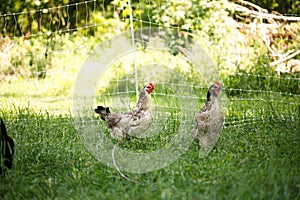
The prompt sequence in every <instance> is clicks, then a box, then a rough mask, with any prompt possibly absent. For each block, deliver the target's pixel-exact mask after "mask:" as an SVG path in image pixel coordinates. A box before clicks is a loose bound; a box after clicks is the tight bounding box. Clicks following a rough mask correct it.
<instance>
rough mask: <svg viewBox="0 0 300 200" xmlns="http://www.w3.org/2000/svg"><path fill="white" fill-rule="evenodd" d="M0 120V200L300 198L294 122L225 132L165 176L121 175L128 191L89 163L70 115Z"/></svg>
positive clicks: (29, 113)
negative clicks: (0, 158) (10, 152)
mask: <svg viewBox="0 0 300 200" xmlns="http://www.w3.org/2000/svg"><path fill="white" fill-rule="evenodd" d="M0 115H1V117H3V118H4V119H5V122H6V126H7V129H8V133H9V134H10V135H11V136H12V137H13V138H14V140H15V143H16V152H15V157H14V162H13V169H12V170H10V171H9V172H8V173H7V174H6V176H5V177H1V178H0V198H1V199H299V198H300V176H299V174H300V149H299V144H300V134H299V127H300V123H299V120H295V121H291V120H281V119H280V118H279V119H277V118H273V119H272V120H266V121H264V122H257V123H255V124H249V125H246V124H241V125H237V126H232V125H229V126H226V127H225V128H224V129H223V134H222V137H221V138H220V140H219V142H218V144H217V145H216V146H215V148H214V149H213V150H212V151H211V152H210V154H209V155H208V156H207V157H204V158H199V157H198V153H199V150H200V149H199V147H198V145H197V142H196V141H195V142H193V144H192V145H191V146H190V148H189V149H188V151H187V152H186V153H185V154H184V155H182V156H181V157H180V158H179V159H178V160H177V161H175V162H174V163H172V164H171V165H169V166H168V167H166V168H163V169H160V170H157V171H154V172H149V173H145V174H131V173H125V174H126V175H127V176H128V177H130V178H131V179H133V180H135V181H136V182H137V183H133V182H131V181H128V180H125V179H123V178H122V177H121V176H120V175H119V174H118V172H117V171H116V170H115V169H113V168H109V167H107V166H105V165H103V164H101V162H99V161H97V160H96V159H94V157H93V156H92V155H91V154H90V153H89V152H88V150H87V149H86V148H85V146H84V145H83V144H82V143H83V142H82V141H81V140H80V137H79V136H78V135H77V132H76V129H75V127H74V124H73V123H74V121H73V119H72V117H71V115H68V114H67V115H52V114H49V113H39V112H36V111H33V110H30V109H25V108H15V109H12V110H9V111H2V113H0ZM133 145H134V144H133Z"/></svg>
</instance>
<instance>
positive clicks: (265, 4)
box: [250, 0, 300, 15]
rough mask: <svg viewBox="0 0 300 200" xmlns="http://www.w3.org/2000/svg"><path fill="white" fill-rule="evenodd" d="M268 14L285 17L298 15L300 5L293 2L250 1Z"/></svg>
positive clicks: (289, 0) (292, 0)
mask: <svg viewBox="0 0 300 200" xmlns="http://www.w3.org/2000/svg"><path fill="white" fill-rule="evenodd" d="M250 2H253V3H255V4H257V5H259V6H261V7H262V8H264V9H267V10H268V11H269V12H279V13H281V14H287V15H299V13H300V3H299V1H295V0H250Z"/></svg>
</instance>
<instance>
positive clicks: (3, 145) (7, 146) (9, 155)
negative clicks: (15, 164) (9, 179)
mask: <svg viewBox="0 0 300 200" xmlns="http://www.w3.org/2000/svg"><path fill="white" fill-rule="evenodd" d="M0 123H1V127H0V128H1V129H0V174H2V173H4V172H5V168H8V169H11V168H12V161H13V154H14V146H15V144H14V141H13V139H12V138H11V137H9V136H8V135H7V131H6V127H5V124H4V122H3V120H2V119H0Z"/></svg>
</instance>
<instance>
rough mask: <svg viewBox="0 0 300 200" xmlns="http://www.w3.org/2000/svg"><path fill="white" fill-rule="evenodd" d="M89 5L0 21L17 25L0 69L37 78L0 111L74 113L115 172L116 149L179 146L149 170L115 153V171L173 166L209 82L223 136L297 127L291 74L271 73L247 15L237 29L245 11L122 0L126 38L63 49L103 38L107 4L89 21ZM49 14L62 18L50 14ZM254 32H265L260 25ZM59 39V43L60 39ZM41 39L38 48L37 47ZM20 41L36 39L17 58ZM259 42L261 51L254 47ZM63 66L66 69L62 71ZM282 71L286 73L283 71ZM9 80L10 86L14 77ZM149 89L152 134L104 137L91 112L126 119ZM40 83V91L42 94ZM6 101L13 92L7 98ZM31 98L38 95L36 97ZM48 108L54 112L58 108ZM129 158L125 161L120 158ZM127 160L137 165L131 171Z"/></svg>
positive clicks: (297, 83)
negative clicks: (215, 92) (215, 90)
mask: <svg viewBox="0 0 300 200" xmlns="http://www.w3.org/2000/svg"><path fill="white" fill-rule="evenodd" d="M96 2H97V1H85V2H81V3H76V4H72V5H67V6H61V7H55V8H51V9H41V10H34V11H29V12H22V13H14V14H8V15H1V16H0V21H1V22H2V23H0V24H1V25H0V26H1V27H2V29H3V30H5V31H9V27H10V24H15V25H14V26H12V27H10V28H11V29H10V31H11V32H12V35H11V40H10V39H7V38H6V39H4V38H0V40H1V45H2V46H3V47H4V48H3V49H2V50H1V52H0V54H1V56H2V57H3V63H2V65H1V64H0V66H1V72H2V70H5V69H6V68H7V66H9V67H11V68H13V69H14V71H13V73H16V74H17V73H21V72H19V71H18V70H19V68H20V66H30V67H29V68H30V69H29V70H27V69H25V70H24V71H25V72H22V73H23V75H24V74H25V75H24V76H25V77H26V75H27V74H26V73H27V72H28V74H29V77H30V78H40V79H43V78H44V79H45V81H41V80H39V82H38V81H36V80H35V79H34V80H33V81H32V79H30V78H29V81H27V82H26V81H25V82H24V83H23V82H22V84H21V85H22V87H21V90H20V91H16V92H15V93H16V94H17V93H18V94H20V93H22V92H24V91H23V86H24V88H26V92H28V93H27V94H26V95H25V101H22V100H20V102H19V100H16V101H13V102H11V101H10V100H6V96H5V95H3V96H4V97H1V100H2V102H3V104H2V107H6V106H7V105H11V104H12V103H16V102H18V104H19V105H21V106H27V105H28V101H30V102H31V105H35V104H37V102H38V105H39V106H40V107H38V108H40V109H46V110H47V112H50V113H52V112H53V113H59V114H60V113H65V112H66V110H67V111H68V109H69V108H70V107H72V104H73V113H72V115H73V116H74V118H75V119H76V120H75V122H76V127H77V129H78V131H79V133H80V134H81V135H82V136H83V139H84V142H85V144H86V145H87V147H88V148H89V149H90V150H91V152H92V153H93V154H94V155H95V156H96V157H98V158H99V159H100V160H103V159H104V160H105V159H106V161H105V162H107V164H108V165H110V166H113V162H112V160H111V149H112V148H113V146H114V145H115V144H117V145H118V146H120V147H122V148H125V149H126V148H127V149H130V150H132V151H133V152H135V153H136V152H148V151H150V152H155V150H159V149H161V148H162V147H164V148H166V149H168V148H171V149H172V145H173V144H176V145H175V146H177V148H174V149H173V150H172V151H170V152H171V153H170V152H168V153H167V152H164V153H165V154H164V157H161V158H160V160H159V163H160V164H157V165H151V166H150V165H149V163H148V162H145V160H143V159H144V158H145V157H147V155H145V154H141V155H139V156H138V157H136V159H137V160H136V162H133V156H132V154H128V155H127V154H126V153H124V152H122V153H120V155H122V156H124V159H123V162H120V163H119V165H120V167H121V168H122V169H125V170H128V171H131V172H136V171H137V170H141V169H143V170H146V171H151V170H153V169H154V168H160V167H162V166H165V165H166V164H165V163H168V162H171V161H174V159H175V158H176V157H174V156H173V155H174V154H178V155H180V154H181V153H183V152H184V151H185V150H186V149H187V148H188V146H189V145H190V144H191V142H192V140H191V139H190V137H187V138H186V137H185V136H187V135H189V136H190V132H191V130H192V128H193V119H194V115H195V113H196V112H198V111H199V110H200V109H201V108H202V107H203V106H204V104H205V102H206V99H207V98H206V95H207V91H208V87H209V86H210V84H212V83H213V82H214V81H219V82H220V83H221V84H222V90H221V93H220V97H219V100H220V103H221V110H222V112H223V115H224V117H225V122H224V125H223V133H224V134H230V129H235V128H237V127H248V126H252V127H255V126H256V124H258V123H263V122H267V124H268V125H271V126H272V124H274V123H280V122H282V121H284V122H285V123H299V120H300V77H299V71H297V69H296V67H293V68H291V67H290V69H286V68H288V67H287V66H283V67H284V69H285V71H284V70H281V68H282V66H278V67H277V68H276V67H274V65H272V64H274V62H273V63H272V59H273V57H272V56H274V57H276V55H275V53H274V52H272V51H273V50H272V48H271V49H268V47H265V46H268V44H267V43H266V42H267V39H268V38H266V36H268V34H265V33H266V31H267V29H263V28H259V30H258V31H256V32H255V31H254V32H251V31H253V30H254V29H256V28H257V27H260V26H258V25H257V24H256V26H254V25H253V24H255V23H254V21H255V20H253V18H249V19H247V20H249V21H250V22H249V24H248V26H247V24H244V25H243V26H241V24H239V23H237V22H236V21H234V20H233V19H232V16H231V14H230V13H231V12H234V13H236V12H238V13H245V12H250V11H249V10H242V9H241V7H236V6H234V5H233V4H231V3H228V2H227V3H226V1H224V2H223V3H219V2H207V1H200V4H199V5H194V3H195V2H197V3H199V1H150V0H149V1H148V0H146V1H136V2H135V3H134V4H133V6H132V8H134V9H133V10H131V9H130V8H129V7H128V5H127V4H126V3H125V4H124V5H123V4H120V5H119V3H122V2H123V3H124V2H125V1H116V2H115V4H113V10H114V11H115V13H119V15H118V16H115V18H116V20H120V21H122V23H127V22H128V20H129V13H130V12H129V11H131V12H133V13H131V17H132V21H131V23H129V24H130V25H132V26H133V28H134V31H127V32H125V33H122V34H119V35H118V36H117V37H113V38H112V39H110V40H108V41H107V38H108V36H107V37H104V38H105V39H102V40H101V43H100V44H98V43H97V42H95V41H93V42H94V43H93V44H95V43H97V44H95V47H91V46H93V45H90V46H88V43H89V39H90V38H88V39H87V40H84V42H83V43H80V44H79V45H75V46H72V45H71V44H69V43H64V42H62V41H63V40H71V39H70V38H71V36H70V35H72V34H74V35H77V36H78V35H82V36H87V35H88V34H90V32H92V34H94V35H97V32H100V33H99V34H104V33H103V32H101V31H103V30H102V29H103V27H104V26H105V25H103V24H104V23H103V16H106V13H105V12H106V11H105V8H106V7H107V6H106V5H104V2H101V3H99V2H97V5H98V3H99V4H100V7H101V9H103V13H102V14H101V16H100V17H99V16H96V15H94V14H95V13H94V14H93V13H92V11H97V9H99V8H98V7H97V5H96ZM118 2H119V3H118ZM102 4H103V5H102ZM174 4H175V6H174ZM141 6H142V7H141ZM175 8H176V9H175ZM223 8H224V9H223ZM172 9H173V10H172ZM174 9H175V10H174ZM57 10H59V11H60V12H61V13H65V15H66V16H69V17H66V18H64V17H63V15H57V16H55V15H54V13H55V11H57ZM225 10H226V11H228V12H225ZM58 13H59V12H58ZM102 15H103V16H102ZM26 16H30V18H31V19H32V24H33V26H32V30H31V31H32V32H28V33H29V35H25V36H24V40H23V39H22V38H23V35H24V34H23V32H22V30H21V29H22V23H20V22H22V20H18V19H23V18H24V19H25V18H26ZM70 16H73V18H74V16H75V18H74V19H73V18H72V17H70ZM97 17H98V18H97ZM119 17H120V18H121V19H120V18H119ZM254 18H255V17H254ZM57 19H58V21H59V22H57V23H54V24H51V23H49V27H45V28H46V29H49V31H48V32H42V31H37V29H36V30H35V26H36V27H38V22H40V23H42V22H43V20H49V21H50V22H52V21H55V20H57ZM79 19H81V20H79ZM220 19H222V20H221V21H220ZM64 20H66V21H64ZM101 20H102V21H101ZM251 20H252V21H253V23H252V24H251ZM208 21H209V22H208ZM256 22H257V21H256ZM20 24H21V25H20ZM24 24H25V22H24ZM68 24H69V25H70V24H71V25H72V26H73V28H71V27H69V26H68ZM118 25H120V24H114V23H112V24H110V26H111V27H113V28H112V29H113V30H114V33H115V34H117V33H119V32H121V30H123V29H122V28H121V27H118ZM252 25H253V26H252ZM260 25H261V26H262V25H263V22H262V21H261V23H260ZM120 26H121V25H120ZM268 27H269V26H268ZM18 29H20V30H18ZM5 31H4V32H3V34H4V35H5ZM35 31H36V32H35ZM249 31H250V34H249ZM24 33H25V32H24ZM64 34H65V35H66V36H61V35H64ZM105 34H106V33H105ZM105 34H104V35H105ZM251 34H252V35H251ZM250 35H251V37H250ZM293 35H295V34H291V35H290V36H289V37H294V36H293ZM59 36H61V38H60V37H59ZM296 36H297V34H296ZM39 37H41V38H40V39H41V41H42V42H41V43H39V42H38V39H39ZM64 37H65V38H64ZM72 37H73V36H72ZM74 37H76V36H74ZM18 39H20V40H22V43H21V45H24V46H26V47H27V46H28V45H29V44H30V42H29V41H34V42H32V43H35V42H36V43H37V45H36V46H35V48H36V49H37V50H35V51H34V50H32V51H26V50H24V49H25V48H23V50H22V51H15V48H14V47H15V45H17V42H14V41H13V40H18ZM34 39H37V40H34ZM95 40H96V39H95ZM102 41H105V42H102ZM296 41H297V40H296ZM298 41H299V40H298ZM256 42H257V43H256ZM259 42H262V43H263V44H264V45H260V44H258V43H259ZM298 44H299V43H297V44H296V46H297V45H298ZM69 45H70V46H69ZM262 46H263V47H262ZM88 49H94V50H93V52H92V53H91V54H89V58H88V59H87V60H86V62H85V64H84V65H83V67H81V66H80V64H81V63H82V60H84V59H83V58H82V57H80V56H79V55H85V56H86V55H88V53H87V52H88ZM266 49H267V50H268V51H271V53H272V55H265V54H263V53H262V52H268V51H266ZM10 50H11V52H12V54H15V55H16V56H13V55H10V56H11V57H12V58H13V59H12V60H13V62H12V66H10V65H9V63H8V60H9V58H10V57H9V56H6V55H8V54H7V51H10ZM294 53H295V52H294ZM262 54H263V55H262ZM47 56H48V57H47ZM49 58H50V59H49ZM276 58H277V57H276ZM80 59H81V60H80ZM62 60H63V61H62ZM70 60H71V61H73V62H71V61H70ZM295 60H297V59H295ZM59 61H60V62H59ZM64 61H66V63H68V64H69V65H68V66H64V67H60V64H61V63H62V62H64ZM67 61H68V62H67ZM70 62H71V64H70ZM78 63H79V64H78ZM275 64H276V63H275ZM296 65H297V64H296ZM296 65H295V66H296ZM73 66H75V67H73ZM298 66H299V63H298ZM80 67H81V69H80V70H79V73H78V75H77V74H76V73H77V70H78V69H79V68H80ZM280 67H281V68H280ZM75 68H76V69H75ZM26 70H27V71H26ZM276 70H277V71H276ZM283 71H284V72H285V73H282V72H283ZM12 77H14V74H12ZM21 77H22V76H21ZM0 79H1V77H0ZM62 80H63V81H65V80H68V81H67V82H63V81H62ZM75 81H76V83H75V86H74V92H73V93H72V94H71V95H70V94H69V93H68V94H67V95H61V93H64V89H65V88H67V87H68V86H69V87H71V86H72V87H73V83H74V82H75ZM11 82H12V83H14V79H12V80H11ZM11 82H10V81H9V83H8V84H6V85H5V86H0V87H1V90H2V91H3V92H6V89H5V87H8V86H10V85H12V84H11ZM36 82H38V83H36ZM148 82H152V83H153V84H154V85H155V90H154V92H153V93H152V94H151V97H152V107H153V122H152V125H151V129H149V130H148V131H146V132H142V133H141V135H140V136H139V139H133V140H134V142H135V145H128V143H126V142H125V143H119V142H118V141H116V140H114V139H113V138H111V137H110V134H109V132H108V130H107V127H106V123H105V122H103V121H101V120H100V118H99V117H98V116H97V115H96V114H95V113H94V108H96V106H98V105H103V106H105V107H110V110H111V112H114V113H124V112H128V111H130V110H132V109H133V108H134V106H135V105H136V102H137V99H138V96H137V94H138V91H139V90H140V89H141V88H142V87H143V86H144V85H145V84H147V83H148ZM60 83H61V84H60ZM62 83H66V84H64V85H62ZM46 84H48V85H47V89H48V90H47V89H45V88H44V86H45V85H46ZM3 85H4V84H3ZM49 85H50V86H49ZM70 85H71V86H70ZM28 88H31V89H28ZM52 90H53V91H54V92H53V93H54V96H55V95H56V96H55V97H53V98H51V97H48V96H47V94H48V93H49V91H52ZM137 90H138V91H137ZM68 92H69V91H68ZM8 94H11V93H10V91H9V92H8ZM6 95H7V94H6ZM36 96H39V98H35V97H36ZM57 96H58V97H57ZM70 96H71V97H70ZM23 100H24V99H23ZM49 102H50V103H53V102H54V103H56V104H62V106H61V105H60V106H59V107H56V106H53V104H50V103H49ZM8 107H9V106H8ZM70 123H73V122H70ZM178 133H179V134H178ZM180 133H182V134H180ZM99 138H100V139H99ZM174 138H175V139H174ZM178 144H180V145H181V146H180V145H178ZM99 152H105V153H103V154H101V153H99ZM116 154H118V152H116ZM120 155H119V156H120ZM135 155H136V154H135ZM159 155H162V153H161V152H160V153H157V154H154V155H151V156H149V157H147V158H148V159H149V160H151V159H152V160H153V159H154V157H159ZM166 155H167V156H166ZM128 157H129V158H130V159H127V158H128ZM119 159H121V158H119ZM168 159H169V160H168ZM128 160H129V161H131V162H132V163H135V164H136V163H140V164H141V165H143V166H142V167H141V166H140V167H137V166H132V165H131V162H130V163H128ZM143 161H144V162H143ZM128 166H129V167H128Z"/></svg>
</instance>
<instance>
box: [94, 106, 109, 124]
mask: <svg viewBox="0 0 300 200" xmlns="http://www.w3.org/2000/svg"><path fill="white" fill-rule="evenodd" d="M95 112H96V113H98V114H99V115H100V118H101V119H102V120H103V121H105V120H106V117H107V115H108V114H109V113H110V111H109V107H106V108H105V107H103V106H98V107H97V108H96V109H95Z"/></svg>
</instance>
